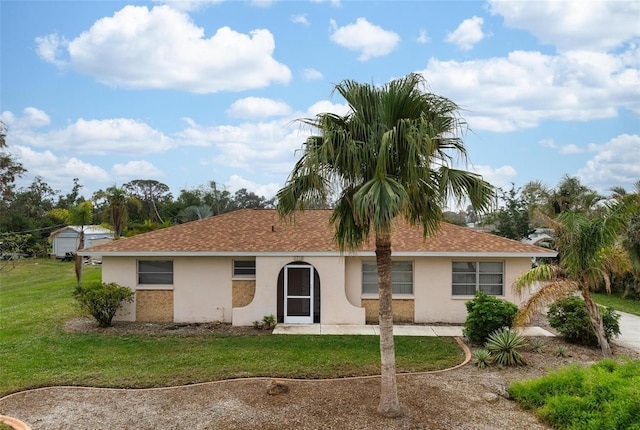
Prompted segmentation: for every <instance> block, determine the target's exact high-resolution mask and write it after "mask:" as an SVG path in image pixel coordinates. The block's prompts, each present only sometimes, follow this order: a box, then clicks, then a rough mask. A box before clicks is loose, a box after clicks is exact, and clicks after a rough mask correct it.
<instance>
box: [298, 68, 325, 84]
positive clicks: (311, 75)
mask: <svg viewBox="0 0 640 430" xmlns="http://www.w3.org/2000/svg"><path fill="white" fill-rule="evenodd" d="M302 78H303V79H304V80H305V81H317V80H320V79H322V78H323V76H322V73H321V72H319V71H318V70H316V69H304V70H303V71H302Z"/></svg>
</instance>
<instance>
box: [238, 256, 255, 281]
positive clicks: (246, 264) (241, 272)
mask: <svg viewBox="0 0 640 430" xmlns="http://www.w3.org/2000/svg"><path fill="white" fill-rule="evenodd" d="M233 277H234V278H255V277H256V261H255V260H233Z"/></svg>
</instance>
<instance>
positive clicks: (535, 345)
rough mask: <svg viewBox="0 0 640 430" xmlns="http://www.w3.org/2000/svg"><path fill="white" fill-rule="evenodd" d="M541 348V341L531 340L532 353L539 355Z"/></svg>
mask: <svg viewBox="0 0 640 430" xmlns="http://www.w3.org/2000/svg"><path fill="white" fill-rule="evenodd" d="M543 347H544V342H543V341H542V339H531V348H533V352H537V353H541V352H542V348H543Z"/></svg>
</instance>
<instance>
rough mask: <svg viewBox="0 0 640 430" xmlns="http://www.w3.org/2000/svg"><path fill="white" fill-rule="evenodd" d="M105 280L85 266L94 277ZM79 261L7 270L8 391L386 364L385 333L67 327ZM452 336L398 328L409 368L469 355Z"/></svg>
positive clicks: (3, 335) (0, 357) (364, 371)
mask: <svg viewBox="0 0 640 430" xmlns="http://www.w3.org/2000/svg"><path fill="white" fill-rule="evenodd" d="M97 279H100V267H92V266H90V267H85V268H84V280H85V282H86V281H88V280H97ZM74 285H75V274H74V270H73V264H71V263H62V262H59V261H53V260H35V261H34V260H28V261H26V262H23V263H21V264H20V265H19V266H18V267H16V268H15V269H14V270H12V271H10V272H2V273H0V345H1V348H0V368H1V371H0V396H1V395H6V394H8V393H11V392H15V391H20V390H24V389H28V388H35V387H42V386H50V385H84V386H94V387H158V386H169V385H176V384H188V383H196V382H204V381H212V380H219V379H227V378H237V377H250V376H270V377H292V378H330V377H344V376H353V375H372V374H378V373H379V371H380V364H379V360H380V358H379V350H378V338H377V337H375V336H228V335H227V336H221V335H217V336H216V335H207V336H190V337H189V336H181V337H177V336H111V335H102V334H80V333H67V332H65V331H64V329H63V324H64V322H65V321H66V320H68V319H70V318H74V317H77V316H79V315H80V311H79V309H78V308H77V306H76V304H75V302H74V300H73V299H72V297H71V292H72V291H73V288H74ZM463 358H464V354H463V353H462V351H461V349H460V347H459V346H458V345H457V343H456V342H455V341H454V340H453V339H452V338H436V337H397V338H396V360H397V366H398V371H399V372H409V371H410V372H414V371H427V370H434V369H441V368H445V367H448V366H452V365H454V364H457V363H459V362H461V361H462V359H463Z"/></svg>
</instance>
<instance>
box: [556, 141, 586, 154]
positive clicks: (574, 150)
mask: <svg viewBox="0 0 640 430" xmlns="http://www.w3.org/2000/svg"><path fill="white" fill-rule="evenodd" d="M581 152H584V150H583V149H582V148H580V147H579V146H578V145H576V144H575V143H570V144H569V145H563V146H561V147H560V154H563V155H571V154H580V153H581Z"/></svg>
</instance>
